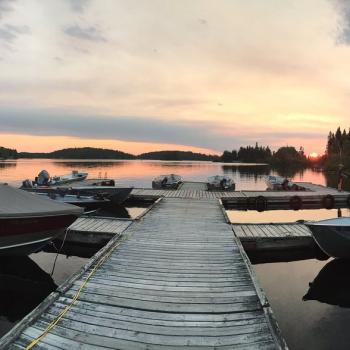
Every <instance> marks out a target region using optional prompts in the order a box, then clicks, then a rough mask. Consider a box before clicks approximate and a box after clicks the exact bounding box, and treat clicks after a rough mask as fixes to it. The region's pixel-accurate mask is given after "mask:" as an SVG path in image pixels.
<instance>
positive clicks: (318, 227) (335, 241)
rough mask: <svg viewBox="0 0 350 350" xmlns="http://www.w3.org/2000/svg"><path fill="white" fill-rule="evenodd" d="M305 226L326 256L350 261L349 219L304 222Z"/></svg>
mask: <svg viewBox="0 0 350 350" xmlns="http://www.w3.org/2000/svg"><path fill="white" fill-rule="evenodd" d="M305 225H306V226H307V227H308V228H309V229H310V231H311V233H312V236H313V238H314V239H315V241H316V243H317V244H318V245H319V247H320V248H321V249H322V250H323V251H324V252H325V253H326V254H327V255H329V256H331V257H334V258H343V259H350V217H342V218H335V219H328V220H321V221H317V222H306V223H305Z"/></svg>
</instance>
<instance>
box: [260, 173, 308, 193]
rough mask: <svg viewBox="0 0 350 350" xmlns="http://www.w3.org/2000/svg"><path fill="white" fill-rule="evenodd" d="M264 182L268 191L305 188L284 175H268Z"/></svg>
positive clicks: (303, 189)
mask: <svg viewBox="0 0 350 350" xmlns="http://www.w3.org/2000/svg"><path fill="white" fill-rule="evenodd" d="M265 183H266V185H267V189H268V190H269V191H305V188H304V187H302V186H299V185H297V184H296V183H294V182H292V181H290V180H288V179H287V178H286V177H282V176H276V175H268V176H266V177H265Z"/></svg>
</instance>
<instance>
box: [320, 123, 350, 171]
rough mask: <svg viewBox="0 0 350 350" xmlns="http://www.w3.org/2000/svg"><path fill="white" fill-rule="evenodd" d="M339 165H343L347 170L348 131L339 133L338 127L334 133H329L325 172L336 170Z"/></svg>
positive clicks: (349, 143) (349, 156)
mask: <svg viewBox="0 0 350 350" xmlns="http://www.w3.org/2000/svg"><path fill="white" fill-rule="evenodd" d="M339 163H343V164H344V165H345V166H346V167H347V168H349V167H350V130H349V131H348V132H346V130H343V131H341V129H340V127H338V128H337V130H336V132H331V131H330V132H329V134H328V140H327V147H326V157H325V162H324V165H325V168H326V169H327V170H332V169H336V168H337V167H338V165H339Z"/></svg>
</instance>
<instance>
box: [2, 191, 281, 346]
mask: <svg viewBox="0 0 350 350" xmlns="http://www.w3.org/2000/svg"><path fill="white" fill-rule="evenodd" d="M31 347H33V348H34V349H51V350H54V349H69V350H72V349H93V350H94V349H127V350H146V349H148V350H151V349H157V350H161V349H170V350H171V349H173V350H175V349H193V350H194V349H196V350H199V349H212V350H214V349H216V350H219V349H220V350H221V349H222V350H226V349H284V348H286V345H285V343H284V341H283V339H282V338H281V336H280V333H279V330H278V327H277V325H276V322H275V321H274V318H273V315H272V312H271V309H270V307H269V304H268V302H267V300H266V298H265V296H264V294H263V293H262V291H261V290H260V288H259V286H258V284H257V282H256V280H255V276H254V273H253V272H252V269H251V266H250V263H249V260H248V259H247V258H246V256H245V253H244V251H243V249H242V247H241V245H240V242H239V240H238V239H237V238H236V237H235V236H234V234H233V231H232V228H231V225H230V224H228V223H227V222H226V218H225V215H224V212H223V211H222V207H221V204H220V202H219V201H218V200H215V199H212V200H208V199H207V200H198V199H187V200H182V199H177V198H165V199H163V200H161V201H160V202H158V203H157V204H156V205H155V206H154V207H153V209H152V210H151V211H149V212H148V213H147V214H146V215H145V216H144V217H143V218H142V219H140V220H138V221H134V222H133V223H132V224H130V226H129V227H128V228H127V229H126V230H125V231H123V233H122V234H121V238H118V237H114V238H113V239H112V240H111V241H110V242H109V243H108V245H107V246H105V247H104V248H103V249H102V250H101V251H100V252H99V253H98V254H97V255H96V256H95V257H94V258H93V259H91V260H90V261H89V263H88V264H87V266H85V268H84V269H83V270H82V271H81V272H80V273H79V274H77V275H76V276H74V277H73V278H72V279H71V280H70V281H68V282H67V283H65V284H64V285H63V286H61V287H60V288H59V289H58V290H57V291H56V292H54V293H53V294H51V295H50V296H49V297H48V298H47V299H46V300H45V301H44V302H43V303H42V304H41V305H40V306H39V307H38V308H37V309H35V310H34V311H33V312H32V313H31V314H29V315H28V316H27V317H25V318H24V319H23V320H22V322H20V323H19V324H17V325H16V326H15V327H14V329H12V331H10V332H9V333H8V334H7V335H6V336H5V337H3V338H2V339H1V340H0V348H1V349H23V348H26V349H30V348H31Z"/></svg>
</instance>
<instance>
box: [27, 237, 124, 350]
mask: <svg viewBox="0 0 350 350" xmlns="http://www.w3.org/2000/svg"><path fill="white" fill-rule="evenodd" d="M126 237H127V236H124V237H123V238H122V239H120V240H119V241H118V242H117V243H116V244H115V245H114V247H112V248H111V250H110V251H109V252H108V253H107V254H106V255H105V256H103V257H102V259H100V260H99V261H98V263H97V264H96V265H95V267H94V268H93V269H92V270H91V271H90V273H89V274H88V275H87V277H86V279H85V281H84V283H83V284H82V285H81V286H80V287H79V289H78V290H77V292H76V293H75V295H74V297H73V299H72V301H71V302H70V303H69V304H68V305H67V306H66V307H65V308H64V309H63V310H62V311H61V312H60V314H59V315H58V316H57V318H56V319H54V320H53V321H52V322H51V323H50V324H49V325H48V326H47V328H46V329H45V330H44V331H43V333H42V334H41V335H39V336H38V337H37V338H35V339H34V340H33V341H32V342H31V343H30V344H29V345H28V346H27V347H26V348H25V350H30V349H32V348H33V347H34V346H35V345H36V344H38V343H39V342H40V340H42V339H43V338H45V337H46V336H47V334H49V333H50V331H51V330H52V329H53V328H54V327H55V326H56V325H57V323H58V322H59V321H60V320H61V319H62V317H63V316H64V315H65V314H66V313H67V312H68V311H69V310H70V308H71V307H72V306H73V305H74V304H75V302H76V301H77V299H78V298H79V295H80V293H81V291H82V290H83V289H84V287H85V286H86V285H87V283H88V282H89V279H90V278H91V276H92V275H93V274H94V273H95V272H96V270H97V269H98V268H99V267H100V266H101V265H102V264H103V263H104V262H105V260H106V259H107V258H108V257H109V256H110V255H111V254H112V253H113V251H114V249H115V248H117V247H118V246H119V245H120V244H121V243H122V242H123V241H124V240H125V239H126Z"/></svg>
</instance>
